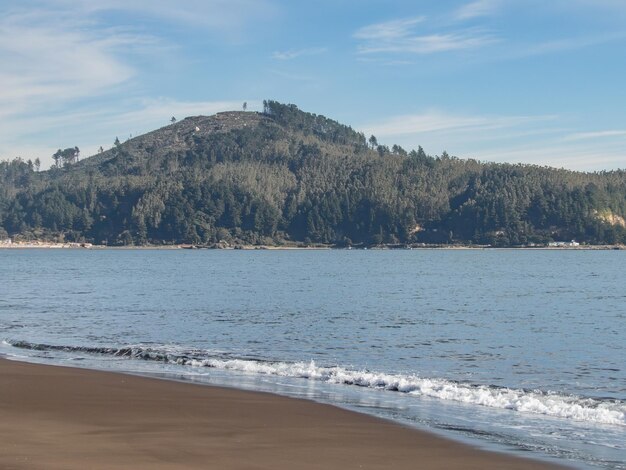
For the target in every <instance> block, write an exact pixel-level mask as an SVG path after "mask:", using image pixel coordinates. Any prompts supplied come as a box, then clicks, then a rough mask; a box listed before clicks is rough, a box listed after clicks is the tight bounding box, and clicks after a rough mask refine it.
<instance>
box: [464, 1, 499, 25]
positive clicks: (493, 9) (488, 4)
mask: <svg viewBox="0 0 626 470" xmlns="http://www.w3.org/2000/svg"><path fill="white" fill-rule="evenodd" d="M501 4H502V2H501V1H500V0H477V1H474V2H471V3H468V4H466V5H463V6H462V7H461V8H459V9H458V10H457V11H456V12H455V14H454V18H455V19H456V20H458V21H465V20H470V19H473V18H479V17H483V16H491V15H493V14H495V13H497V12H498V11H499V9H500V7H501Z"/></svg>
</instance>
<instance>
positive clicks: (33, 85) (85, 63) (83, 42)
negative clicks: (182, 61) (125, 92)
mask: <svg viewBox="0 0 626 470" xmlns="http://www.w3.org/2000/svg"><path fill="white" fill-rule="evenodd" d="M49 19H50V18H49V17H47V16H45V15H40V16H39V17H34V16H32V15H31V16H29V17H20V16H6V17H4V18H2V19H0V63H2V64H3V65H2V70H1V71H0V112H1V113H3V114H4V115H5V116H6V115H7V114H11V113H13V112H16V111H17V109H16V108H19V110H21V111H22V112H24V111H29V110H31V109H32V108H34V107H36V108H41V107H43V106H45V105H49V104H50V103H51V102H60V101H65V100H70V99H74V98H78V97H82V96H90V95H93V94H97V93H101V92H103V91H104V90H107V89H110V88H111V87H115V86H118V85H120V84H122V83H124V82H125V81H127V80H128V79H129V78H131V77H132V76H133V74H134V70H133V68H132V67H131V66H129V65H128V64H126V63H124V62H123V61H122V60H120V59H119V58H118V57H117V56H116V49H117V48H119V47H123V46H127V45H130V44H132V43H133V41H134V39H133V38H132V37H129V36H127V35H124V34H119V35H116V36H109V37H108V38H102V37H101V36H99V35H97V34H92V33H90V32H87V31H85V30H82V29H81V28H80V26H78V27H77V26H76V25H75V24H73V25H72V26H70V25H69V24H67V23H64V22H63V21H60V22H53V23H50V22H49V21H48V20H49Z"/></svg>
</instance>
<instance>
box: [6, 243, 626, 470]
mask: <svg viewBox="0 0 626 470" xmlns="http://www.w3.org/2000/svg"><path fill="white" fill-rule="evenodd" d="M625 267H626V252H622V251H619V252H617V251H558V250H555V251H543V250H541V251H539V250H537V251H530V250H413V251H356V250H352V251H187V250H180V251H179V250H176V251H153V250H118V251H116V250H103V251H96V250H94V251H86V250H85V251H63V250H60V251H50V250H49V251H45V250H41V251H37V250H33V251H28V250H19V251H18V250H0V340H4V343H3V345H2V346H0V353H3V354H6V355H12V356H16V357H21V358H25V359H28V360H37V361H48V362H56V363H60V362H63V363H67V362H70V363H72V364H74V365H81V366H87V367H95V368H107V369H115V370H130V371H135V372H142V373H156V374H169V375H171V376H176V377H178V378H185V379H187V380H194V381H201V382H207V383H219V384H226V385H233V386H238V387H244V388H252V389H257V390H268V391H273V392H278V393H284V394H289V395H294V396H303V397H308V398H313V399H317V400H320V401H327V402H331V403H335V404H339V405H342V406H347V407H350V408H357V409H359V410H361V411H366V412H369V413H372V414H375V415H379V416H383V417H387V418H391V419H394V420H397V421H401V422H404V423H408V424H412V425H415V426H419V427H426V428H429V429H435V430H438V431H439V432H444V433H446V434H452V435H453V436H454V437H456V438H461V439H470V440H471V441H472V442H473V443H478V444H479V445H482V446H487V447H489V448H496V449H500V450H506V451H510V452H522V451H532V452H534V454H533V455H534V456H536V457H540V458H556V459H558V460H559V461H561V462H563V463H569V464H570V465H575V466H578V467H581V468H587V467H591V468H595V467H604V468H626V444H625V443H626V349H625V344H626V306H625V305H626V304H625V301H626V283H625V282H624V279H623V276H622V273H623V272H624V268H625ZM526 455H528V454H527V453H526Z"/></svg>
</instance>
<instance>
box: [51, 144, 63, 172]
mask: <svg viewBox="0 0 626 470" xmlns="http://www.w3.org/2000/svg"><path fill="white" fill-rule="evenodd" d="M62 158H63V151H62V150H61V149H58V150H57V151H56V152H55V153H54V155H52V159H53V160H54V166H56V167H57V168H61V159H62Z"/></svg>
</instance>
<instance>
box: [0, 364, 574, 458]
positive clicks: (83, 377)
mask: <svg viewBox="0 0 626 470" xmlns="http://www.w3.org/2000/svg"><path fill="white" fill-rule="evenodd" d="M0 377H2V380H0V417H1V419H0V440H1V442H3V447H4V449H5V450H4V451H3V452H2V453H0V467H2V468H18V469H19V468H29V469H30V468H64V469H71V468H76V469H79V468H81V469H82V468H86V467H89V468H133V469H142V468H150V469H152V468H155V469H161V468H162V469H170V468H225V469H229V468H233V469H234V468H256V469H265V468H267V469H276V470H281V469H293V468H298V469H332V468H363V469H383V468H393V467H399V468H421V469H476V470H478V469H484V470H491V469H493V470H495V469H502V468H507V469H511V470H522V469H537V470H551V469H552V470H556V469H564V468H568V467H565V466H560V465H557V464H552V463H549V462H545V461H542V460H530V459H528V460H527V459H524V458H521V457H517V456H512V455H508V454H503V453H497V452H492V451H487V450H482V449H478V448H475V447H472V446H469V445H467V444H463V443H459V442H456V441H453V440H449V439H447V438H444V437H440V436H438V435H436V434H433V433H429V432H427V431H421V430H417V429H413V428H409V427H406V426H403V425H401V424H397V423H393V422H391V421H385V420H383V419H379V418H375V417H372V416H369V415H366V414H361V413H357V412H353V411H348V410H345V409H342V408H338V407H335V406H332V405H326V404H320V403H316V402H313V401H308V400H303V399H295V398H288V397H283V396H278V395H272V394H268V393H264V392H250V391H243V390H237V389H231V388H221V387H215V386H208V385H199V384H193V383H186V382H179V381H174V380H167V379H160V378H152V377H143V376H137V375H129V374H123V373H118V372H108V371H96V370H89V369H79V368H71V367H66V366H53V365H40V364H33V363H28V362H20V361H15V360H9V359H6V358H2V357H0Z"/></svg>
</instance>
